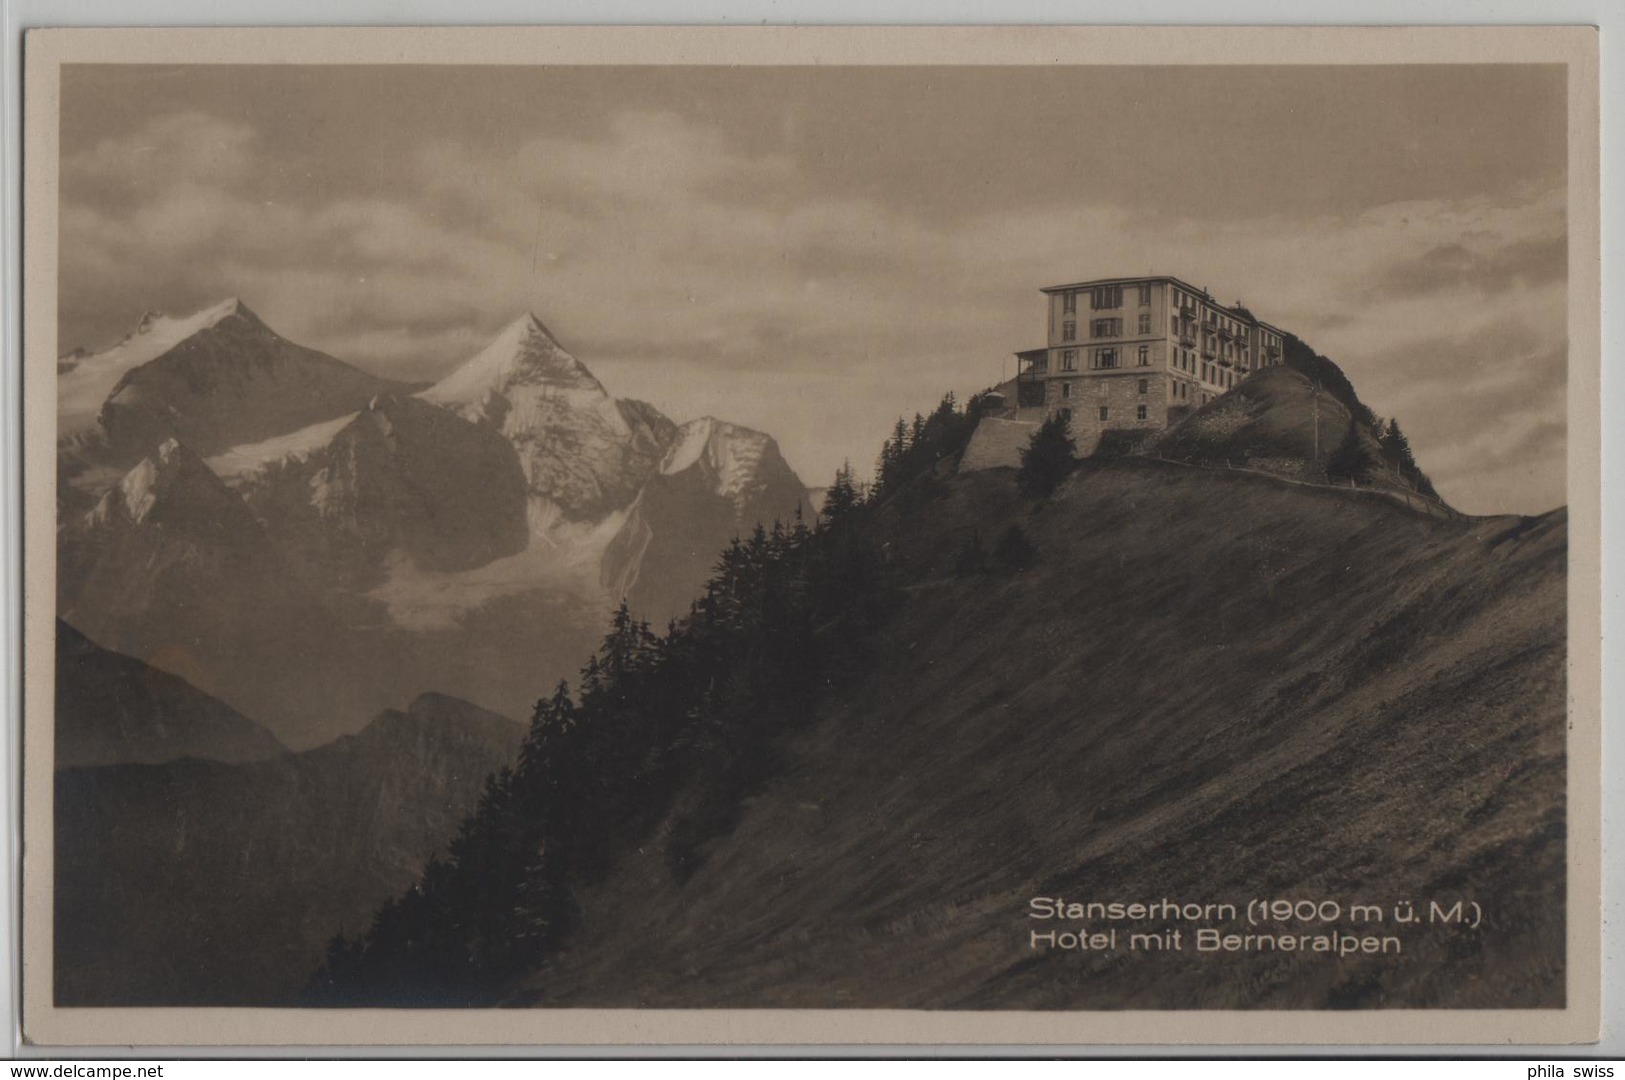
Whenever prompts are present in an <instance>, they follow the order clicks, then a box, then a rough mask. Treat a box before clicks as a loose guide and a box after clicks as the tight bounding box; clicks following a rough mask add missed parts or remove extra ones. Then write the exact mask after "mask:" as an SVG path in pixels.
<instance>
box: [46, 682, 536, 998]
mask: <svg viewBox="0 0 1625 1080" xmlns="http://www.w3.org/2000/svg"><path fill="white" fill-rule="evenodd" d="M521 734H522V729H521V728H520V727H519V725H518V724H515V723H514V722H512V721H510V720H508V719H507V718H505V717H500V716H497V715H495V714H492V713H488V712H486V711H484V710H482V709H478V708H476V707H474V706H472V705H469V704H468V703H467V702H462V701H458V700H456V699H453V698H447V697H444V696H439V695H425V696H424V697H421V698H419V699H418V700H416V701H414V702H413V703H412V705H411V707H410V708H409V709H407V710H406V711H405V712H396V711H388V712H385V713H383V714H381V715H380V716H379V717H378V718H377V719H376V720H374V721H373V723H371V724H370V725H369V726H368V727H367V728H366V729H365V730H363V731H362V732H360V733H359V734H357V735H353V736H347V737H345V738H342V739H339V740H338V741H336V742H334V743H331V744H329V745H327V746H323V747H320V748H318V749H315V750H310V751H306V752H304V753H299V754H290V755H283V756H280V757H278V758H276V759H274V760H269V761H261V762H254V763H249V764H226V763H223V762H217V761H198V760H185V761H172V762H168V763H166V764H159V765H109V766H104V767H101V768H70V769H66V770H62V771H59V772H58V774H57V784H56V814H57V832H56V838H57V839H56V927H55V929H56V981H55V994H56V1004H58V1005H63V1006H78V1005H87V1006H89V1005H178V1004H197V1005H247V1004H256V1005H275V1004H288V1003H291V1002H292V1001H293V1000H294V999H295V995H296V994H297V992H298V990H299V989H300V988H301V987H302V985H303V983H304V980H305V979H306V977H307V976H308V974H309V972H310V970H311V969H312V968H314V967H315V965H316V964H318V963H319V962H320V960H321V957H322V950H323V947H324V946H325V944H326V942H327V940H328V939H329V938H330V937H331V936H332V935H334V934H335V933H337V932H338V931H339V930H340V929H352V930H353V929H354V928H355V927H357V926H360V925H364V924H365V923H366V922H367V920H368V919H369V918H370V917H371V911H372V909H373V908H374V907H376V906H377V905H378V904H379V903H380V902H382V901H383V900H384V899H385V898H386V897H388V896H391V895H393V894H394V893H396V892H398V891H400V890H401V889H403V888H405V887H406V886H407V885H408V884H410V883H411V882H412V881H413V880H414V879H415V877H416V876H417V875H418V874H419V873H420V872H421V871H422V869H423V866H424V864H425V862H426V861H427V860H428V858H429V857H430V856H431V855H432V854H433V853H434V852H436V851H444V850H445V847H446V845H447V844H448V843H449V842H450V840H451V837H452V836H453V835H454V834H455V832H456V827H457V823H458V821H460V820H461V819H462V817H463V816H464V815H466V814H467V813H468V812H469V811H471V810H472V809H473V808H474V806H475V803H476V801H477V799H478V798H479V793H480V791H481V789H482V786H483V784H484V781H485V778H486V776H487V775H488V774H489V773H491V772H493V771H495V770H497V769H500V768H502V767H503V766H506V765H509V764H511V763H512V761H513V757H514V753H515V752H516V750H517V748H518V745H519V740H520V737H521Z"/></svg>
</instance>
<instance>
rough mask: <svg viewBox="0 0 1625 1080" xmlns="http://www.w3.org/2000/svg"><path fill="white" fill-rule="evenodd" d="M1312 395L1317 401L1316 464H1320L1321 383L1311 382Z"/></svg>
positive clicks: (1315, 401) (1310, 391)
mask: <svg viewBox="0 0 1625 1080" xmlns="http://www.w3.org/2000/svg"><path fill="white" fill-rule="evenodd" d="M1309 393H1310V397H1311V398H1312V399H1313V400H1314V403H1315V464H1316V465H1317V466H1318V465H1319V464H1320V383H1319V382H1318V381H1317V382H1312V383H1310V384H1309Z"/></svg>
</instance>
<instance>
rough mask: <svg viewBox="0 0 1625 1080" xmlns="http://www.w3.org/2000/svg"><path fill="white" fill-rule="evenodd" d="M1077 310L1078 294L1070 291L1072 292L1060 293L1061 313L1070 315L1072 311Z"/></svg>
mask: <svg viewBox="0 0 1625 1080" xmlns="http://www.w3.org/2000/svg"><path fill="white" fill-rule="evenodd" d="M1077 310H1078V294H1077V293H1072V292H1069V293H1062V294H1061V311H1062V313H1063V314H1066V315H1070V314H1072V313H1073V312H1074V311H1077Z"/></svg>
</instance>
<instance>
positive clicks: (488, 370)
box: [422, 311, 609, 407]
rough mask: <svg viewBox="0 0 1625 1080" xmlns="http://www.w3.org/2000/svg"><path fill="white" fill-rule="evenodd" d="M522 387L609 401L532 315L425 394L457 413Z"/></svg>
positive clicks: (519, 320)
mask: <svg viewBox="0 0 1625 1080" xmlns="http://www.w3.org/2000/svg"><path fill="white" fill-rule="evenodd" d="M523 386H542V387H548V388H552V389H556V390H559V391H565V392H575V393H579V394H584V395H586V396H590V397H594V398H601V399H608V397H609V394H608V393H607V392H606V391H605V390H604V385H603V384H602V383H600V382H599V381H598V380H597V379H596V378H595V377H594V376H593V374H592V372H590V371H588V370H587V367H586V365H585V364H583V363H582V362H581V361H579V360H577V359H576V358H575V357H574V356H572V355H571V354H570V353H569V351H567V350H566V349H565V348H564V346H563V345H560V344H559V341H558V339H557V338H556V337H554V336H553V333H552V331H550V330H548V328H547V326H546V325H545V324H544V323H543V322H542V320H541V319H538V318H537V317H536V315H535V314H534V313H532V312H528V311H527V312H526V313H525V314H523V315H521V316H520V317H519V318H517V319H515V320H514V321H513V322H511V323H509V324H508V325H507V326H505V327H503V329H502V332H501V333H499V334H498V335H497V336H496V338H495V339H494V340H493V341H492V342H491V344H489V345H487V346H486V347H485V348H484V349H482V350H480V352H478V353H477V354H475V355H474V357H473V358H472V359H470V360H468V361H466V362H465V363H464V364H462V365H461V366H460V367H458V368H457V369H456V370H455V371H453V372H452V373H451V374H450V375H447V376H446V377H445V378H444V379H442V380H440V382H438V383H436V384H435V385H434V386H433V387H431V388H429V389H428V390H426V391H424V393H423V395H422V396H423V398H424V400H426V401H430V402H433V403H434V404H436V405H448V406H452V407H458V406H463V405H478V404H480V403H482V402H483V401H484V400H485V399H486V398H487V397H489V396H490V395H492V394H506V393H508V392H509V391H511V390H513V389H515V388H518V387H523Z"/></svg>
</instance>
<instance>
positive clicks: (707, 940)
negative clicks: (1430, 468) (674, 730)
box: [516, 461, 1567, 1008]
mask: <svg viewBox="0 0 1625 1080" xmlns="http://www.w3.org/2000/svg"><path fill="white" fill-rule="evenodd" d="M1014 487H1015V485H1014V483H1013V479H1012V477H1011V474H1010V472H1009V471H1007V470H998V471H993V472H987V473H978V474H974V475H967V476H962V477H957V478H954V479H953V480H951V481H949V482H948V483H947V484H946V494H945V495H943V496H942V497H941V498H940V499H938V500H937V501H935V502H933V503H931V504H929V505H928V506H927V507H924V508H921V509H918V510H916V511H914V512H912V513H911V514H910V515H908V516H907V517H903V518H900V517H898V516H897V515H896V514H888V515H887V517H888V523H887V526H886V527H887V528H888V530H889V531H890V532H891V533H892V543H891V545H890V550H891V551H892V552H894V555H893V568H894V570H895V571H896V573H897V574H898V577H899V580H900V581H902V582H904V583H905V585H906V591H905V594H904V595H905V600H904V602H903V604H902V607H901V609H900V610H899V611H898V613H897V615H896V616H895V618H894V620H893V621H892V623H891V624H890V625H889V627H888V630H887V632H886V634H885V637H884V640H883V643H882V646H881V655H880V656H879V658H878V663H877V664H876V667H875V669H874V673H873V674H872V676H871V677H869V678H868V679H867V680H866V681H865V682H864V683H863V684H862V685H860V686H858V687H855V688H853V689H851V690H850V691H849V692H847V693H846V694H844V695H843V696H841V697H839V698H833V699H831V700H829V701H827V702H825V703H824V704H823V706H822V707H821V709H820V717H819V719H818V721H817V722H816V723H815V724H814V725H813V726H812V727H810V728H809V729H807V730H805V731H804V732H802V733H801V734H798V735H797V736H795V738H794V740H793V743H792V745H791V748H790V751H789V755H788V759H789V764H788V767H787V769H786V771H785V772H784V773H783V774H782V775H781V776H780V777H779V778H778V779H776V780H774V781H771V782H770V783H769V784H768V785H767V786H766V787H765V788H764V789H763V790H762V791H761V792H759V793H758V794H757V795H756V796H754V797H753V798H752V799H751V800H750V801H749V803H748V805H747V806H746V808H745V810H744V814H743V817H742V820H741V822H740V824H739V826H738V828H737V829H736V830H735V831H734V832H733V834H732V835H730V836H726V837H723V838H721V839H719V840H717V841H714V842H713V844H712V846H711V848H710V849H709V858H708V861H707V862H706V863H705V864H704V865H703V866H702V867H701V868H700V870H699V871H698V872H697V873H696V874H695V875H694V877H693V878H691V879H690V880H689V881H688V883H687V884H686V885H685V886H682V887H679V886H677V885H676V884H674V883H673V881H672V880H671V878H670V876H669V874H668V873H667V871H666V869H665V863H664V859H663V856H662V853H661V845H660V843H659V840H658V838H656V839H655V840H653V841H651V842H650V843H649V844H648V845H646V847H645V848H644V853H643V854H642V855H641V856H638V857H636V858H634V859H632V860H630V861H629V862H628V863H627V864H625V865H623V866H622V867H621V869H620V870H619V871H618V872H617V873H616V875H615V876H614V877H612V878H611V879H610V880H609V881H607V882H606V883H604V884H603V885H601V886H599V887H596V888H594V889H593V890H591V891H590V892H588V893H586V894H584V895H583V897H582V900H583V903H584V908H585V913H586V915H585V923H584V926H583V927H582V929H581V931H580V932H578V934H577V935H576V937H575V938H574V939H573V941H572V947H571V950H570V951H569V952H568V953H566V954H564V955H562V956H560V957H559V958H557V960H556V961H555V962H554V963H553V964H552V966H551V967H550V968H549V969H547V970H544V971H543V972H542V973H540V974H539V975H538V976H537V977H536V978H535V979H534V980H533V982H532V984H531V985H530V986H528V987H525V988H523V990H522V991H521V992H520V993H519V994H517V995H516V1000H520V1001H541V1002H545V1003H548V1004H572V1005H598V1004H608V1005H660V1006H679V1005H682V1006H695V1005H724V1004H726V1005H735V1006H756V1005H760V1006H803V1007H806V1006H842V1005H852V1006H858V1005H862V1006H895V1007H972V1008H977V1007H980V1008H990V1007H1020V1008H1072V1007H1097V1008H1098V1007H1125V1008H1140V1007H1190V1006H1207V1007H1273V1008H1292V1007H1321V1006H1354V1005H1361V1006H1369V1005H1389V1006H1430V1005H1438V1006H1445V1005H1448V1006H1459V1007H1470V1006H1489V1005H1498V1006H1509V1005H1556V1004H1560V1003H1561V1001H1562V994H1563V989H1562V987H1563V969H1562V963H1561V957H1562V947H1563V918H1562V911H1563V888H1562V881H1563V865H1564V864H1563V857H1564V856H1563V820H1564V804H1563V788H1564V762H1563V731H1564V712H1563V709H1564V587H1563V582H1564V565H1565V559H1566V541H1567V522H1566V515H1565V514H1564V513H1563V512H1562V511H1558V512H1554V513H1553V514H1550V515H1546V516H1545V517H1542V518H1539V519H1534V520H1527V519H1518V518H1500V519H1471V520H1462V521H1445V520H1440V519H1437V518H1424V517H1421V516H1419V515H1413V514H1411V513H1409V512H1407V511H1406V510H1405V509H1404V508H1403V507H1400V506H1397V505H1395V504H1393V503H1391V502H1390V501H1388V500H1386V499H1384V498H1382V497H1380V496H1377V495H1374V494H1366V493H1360V492H1340V491H1327V490H1312V489H1305V488H1301V487H1294V486H1291V485H1287V484H1283V483H1281V482H1278V481H1276V480H1274V479H1272V478H1269V477H1264V476H1258V475H1248V474H1233V475H1232V474H1222V473H1213V472H1211V471H1199V470H1193V469H1186V468H1182V467H1179V466H1172V465H1162V464H1158V463H1149V462H1132V461H1125V462H1121V463H1117V464H1114V465H1109V466H1104V467H1098V468H1086V469H1085V470H1084V471H1080V472H1079V473H1078V474H1076V475H1075V476H1074V477H1073V478H1072V479H1071V480H1070V481H1068V483H1067V484H1066V485H1065V486H1064V487H1063V488H1062V489H1061V491H1060V492H1059V493H1058V494H1057V495H1056V496H1055V497H1054V498H1053V499H1052V500H1051V501H1050V502H1049V503H1048V504H1047V505H1046V506H1044V507H1043V508H1042V509H1041V510H1040V511H1039V512H1037V513H1030V512H1029V507H1028V506H1027V505H1026V504H1024V503H1021V502H1020V501H1019V500H1018V499H1017V497H1016V495H1015V492H1014ZM1011 521H1019V522H1021V523H1022V524H1023V526H1024V528H1025V529H1026V531H1027V534H1028V536H1029V538H1030V539H1031V540H1032V541H1033V543H1034V544H1035V546H1036V547H1037V549H1038V551H1039V553H1040V559H1041V561H1040V563H1039V564H1038V565H1037V566H1036V567H1035V568H1033V569H1031V570H1029V571H1027V572H1025V573H1023V574H1020V575H1015V576H996V575H990V576H986V577H979V578H969V579H964V578H961V579H955V578H954V577H953V576H952V566H953V563H954V554H955V549H956V547H957V546H958V544H959V542H960V539H961V538H962V537H964V536H966V535H968V534H969V532H970V530H971V529H972V528H973V527H974V528H976V529H977V530H978V531H979V533H980V535H981V537H982V539H983V542H984V543H985V544H989V545H990V544H991V542H992V540H993V538H995V537H996V536H997V535H998V533H999V531H1000V530H1002V529H1003V528H1004V527H1005V524H1006V523H1008V522H1011ZM1056 894H1064V895H1066V896H1068V897H1069V898H1072V899H1100V900H1115V899H1122V900H1155V899H1160V898H1162V897H1164V896H1166V897H1169V898H1173V899H1178V900H1181V901H1185V900H1194V901H1233V902H1238V903H1241V904H1245V903H1246V901H1247V900H1248V899H1249V898H1251V897H1271V898H1273V897H1282V896H1285V897H1292V898H1297V897H1313V898H1316V899H1319V898H1322V897H1331V898H1335V899H1338V900H1341V901H1343V902H1344V903H1348V902H1351V901H1354V902H1372V903H1386V904H1392V903H1393V902H1394V901H1396V900H1399V899H1412V900H1416V901H1418V902H1425V901H1426V900H1427V899H1429V898H1434V897H1437V898H1439V899H1441V900H1446V901H1447V902H1453V901H1454V899H1456V898H1458V897H1465V898H1467V899H1473V900H1477V901H1478V902H1480V903H1481V904H1482V905H1483V906H1484V909H1485V911H1486V915H1487V921H1486V924H1485V925H1484V927H1483V928H1482V929H1481V930H1480V931H1478V932H1476V933H1474V932H1463V931H1459V930H1451V931H1436V930H1430V929H1427V928H1420V929H1417V930H1413V931H1405V932H1404V933H1405V935H1406V936H1405V941H1406V949H1407V952H1406V955H1405V956H1404V957H1403V958H1402V959H1400V960H1398V961H1395V960H1394V959H1393V958H1391V957H1390V958H1386V959H1385V958H1381V957H1364V958H1362V957H1353V958H1349V959H1346V960H1338V959H1335V958H1328V957H1324V956H1317V955H1302V954H1299V955H1295V956H1284V955H1271V954H1262V955H1256V956H1252V957H1243V956H1226V957H1223V958H1217V957H1215V956H1213V955H1212V954H1197V953H1194V952H1186V953H1169V954H1164V955H1160V956H1159V955H1145V954H1126V953H1124V954H1120V955H1109V954H1076V953H1074V954H1052V955H1049V956H1047V957H1043V956H1038V955H1037V954H1035V953H1033V952H1031V951H1030V950H1029V948H1028V942H1027V937H1026V935H1027V933H1028V931H1029V930H1030V929H1032V928H1034V927H1035V926H1036V927H1040V928H1041V927H1042V926H1043V925H1044V924H1038V923H1034V922H1032V921H1031V920H1029V919H1027V918H1026V915H1025V913H1026V903H1027V900H1028V898H1029V897H1030V896H1033V895H1056ZM1049 925H1050V926H1051V927H1053V925H1054V924H1049Z"/></svg>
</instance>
